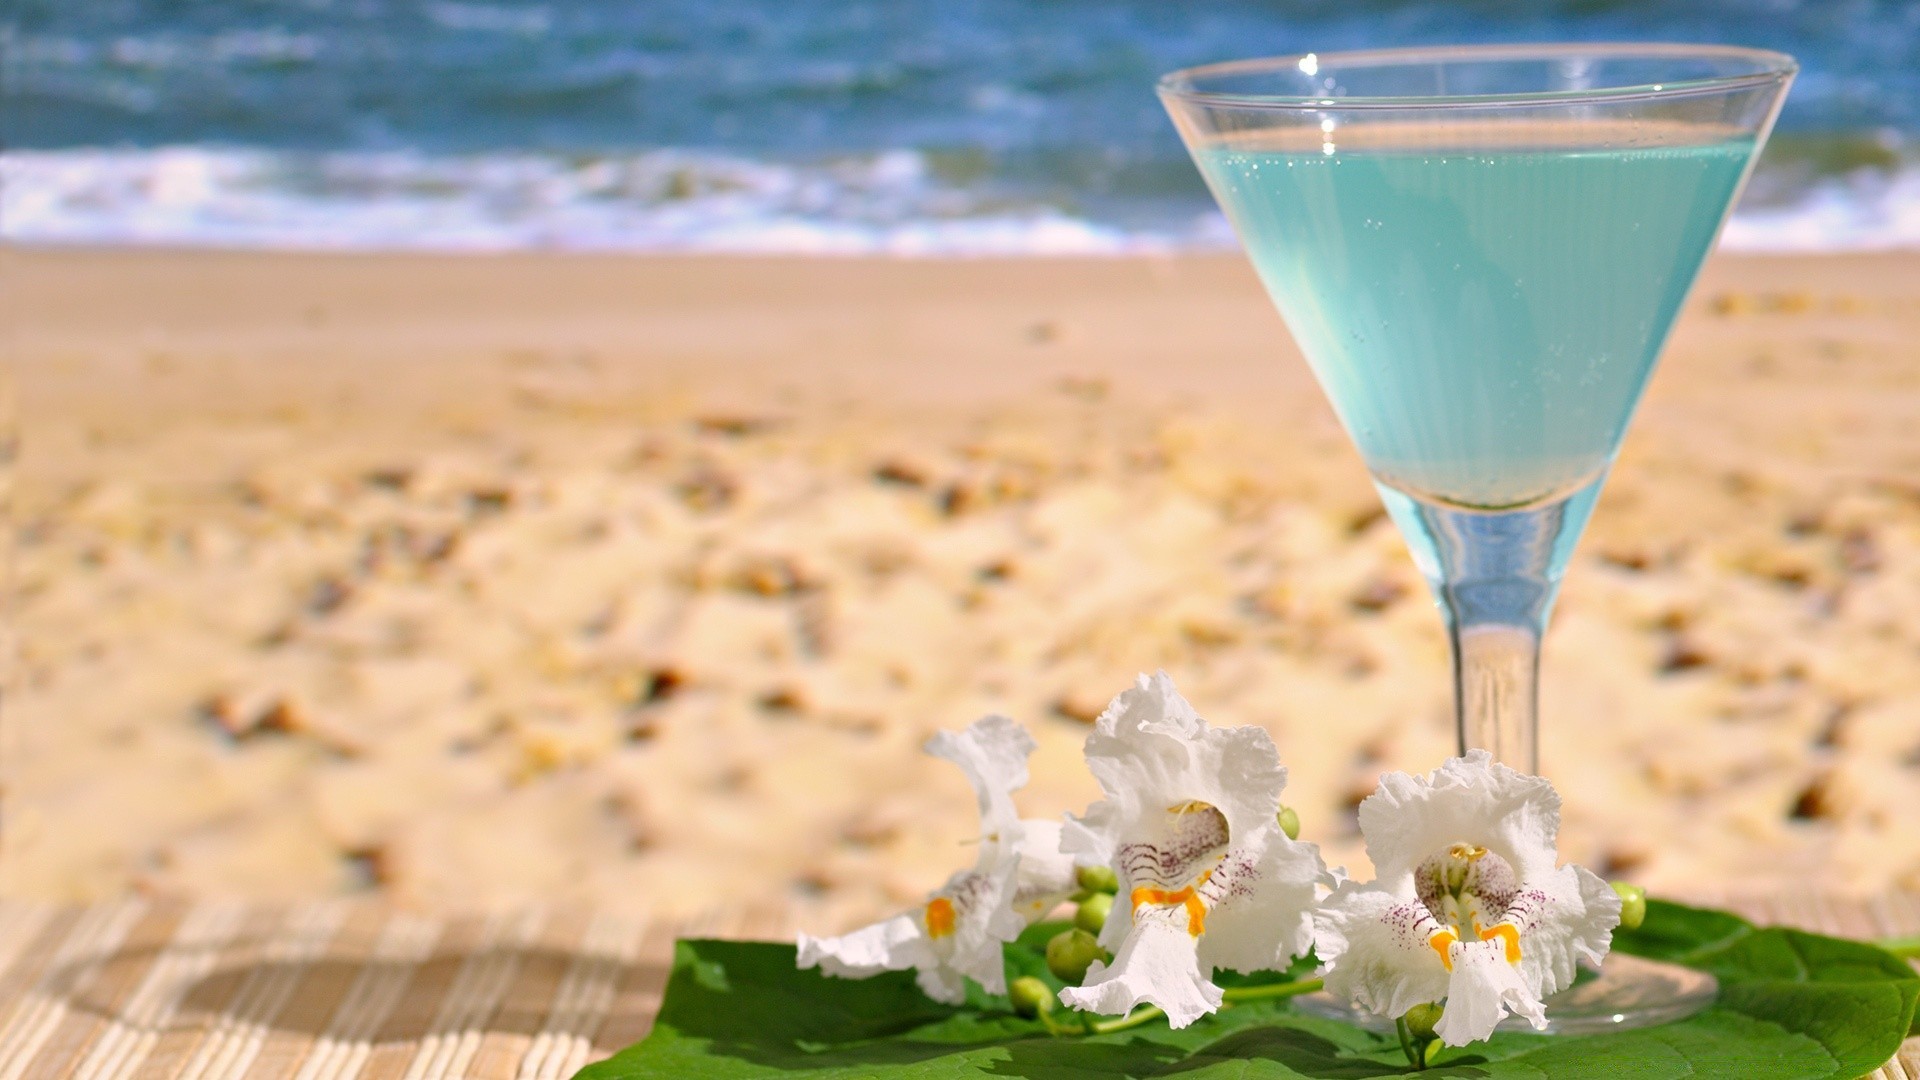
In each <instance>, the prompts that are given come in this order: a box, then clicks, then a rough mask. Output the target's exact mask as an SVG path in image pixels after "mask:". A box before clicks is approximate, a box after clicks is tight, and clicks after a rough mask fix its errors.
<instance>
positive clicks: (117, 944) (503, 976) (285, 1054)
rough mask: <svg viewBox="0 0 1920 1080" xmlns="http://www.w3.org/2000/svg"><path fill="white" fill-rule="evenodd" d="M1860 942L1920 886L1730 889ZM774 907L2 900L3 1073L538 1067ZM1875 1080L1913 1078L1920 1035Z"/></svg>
mask: <svg viewBox="0 0 1920 1080" xmlns="http://www.w3.org/2000/svg"><path fill="white" fill-rule="evenodd" d="M1728 906H1730V907H1734V908H1737V909H1739V910H1741V911H1742V912H1743V913H1745V914H1747V915H1748V916H1750V917H1752V918H1755V919H1757V920H1760V921H1765V922H1777V923H1785V924H1790V925H1797V926H1803V927H1807V928H1809V929H1816V930H1824V931H1828V932H1832V933H1839V934H1846V935H1852V936H1866V937H1872V936H1885V935H1893V934H1911V933H1920V896H1905V895H1902V896H1891V897H1883V898H1879V899H1876V900H1871V901H1860V900H1850V901H1841V900H1823V899H1819V898H1813V897H1805V898H1799V899H1795V900H1791V901H1788V900H1760V901H1750V902H1733V903H1729V904H1728ZM787 924H788V919H787V917H786V916H785V914H784V913H781V912H759V913H747V914H735V915H732V916H718V915H717V916H712V917H707V918H702V919H696V920H690V921H685V922H679V923H666V922H654V921H649V920H645V919H636V918H631V917H613V916H609V915H603V914H596V913H594V912H591V911H579V910H539V909H528V910H523V911H516V912H512V913H507V914H495V915H486V916H472V917H456V918H445V917H429V916H425V915H419V914H409V913H404V912H397V911H394V910H391V909H387V908H381V907H377V906H374V905H371V904H366V903H361V902H350V901H327V902H318V903H313V904H309V905H305V906H299V907H290V908H264V907H259V906H247V905H242V904H219V903H200V904H193V905H184V904H163V903H153V902H147V901H134V900H129V901H126V902H122V903H114V904H102V905H97V906H92V907H84V908H76V907H51V906H38V905H31V904H20V903H6V904H0V1080H27V1078H32V1080H52V1078H76V1080H97V1078H119V1077H128V1078H134V1077H138V1078H142V1080H144V1078H155V1080H161V1078H168V1080H172V1078H193V1080H212V1078H238V1077H261V1078H282V1077H284V1078H289V1080H333V1078H336V1077H338V1078H344V1077H361V1078H369V1080H372V1078H393V1080H438V1078H442V1077H474V1078H494V1077H497V1078H501V1080H518V1078H524V1080H536V1078H549V1077H550V1078H562V1077H567V1076H571V1075H572V1074H573V1073H574V1071H575V1070H577V1069H579V1068H580V1067H581V1066H582V1065H585V1064H586V1063H588V1062H590V1061H593V1060H596V1059H597V1058H600V1057H603V1056H605V1055H607V1054H609V1053H611V1052H613V1051H614V1050H616V1049H618V1048H620V1047H622V1046H625V1045H626V1044H628V1043H631V1042H633V1041H635V1040H637V1039H639V1038H640V1037H641V1036H643V1035H645V1034H646V1031H647V1028H648V1026H649V1024H650V1023H651V1022H652V1017H653V1013H654V1010H655V1009H656V1008H657V1007H658V1005H659V1002H660V989H661V984H662V983H663V981H664V980H665V978H666V974H667V967H668V959H669V957H670V955H671V945H672V942H673V939H674V938H675V937H677V936H684V935H699V936H722V937H725V936H739V937H762V938H767V937H779V936H786V934H787V933H789V932H790V929H791V928H790V927H789V926H788V925H787ZM1876 1076H1877V1077H1879V1078H1883V1080H1920V1039H1916V1040H1913V1041H1910V1042H1909V1043H1908V1044H1907V1049H1906V1052H1905V1053H1904V1054H1902V1055H1901V1058H1900V1059H1899V1060H1898V1061H1894V1062H1890V1063H1889V1064H1888V1065H1887V1067H1886V1068H1884V1069H1882V1070H1881V1071H1880V1072H1879V1073H1878V1074H1876Z"/></svg>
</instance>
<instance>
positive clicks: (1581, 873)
mask: <svg viewBox="0 0 1920 1080" xmlns="http://www.w3.org/2000/svg"><path fill="white" fill-rule="evenodd" d="M1504 921H1507V922H1511V923H1513V924H1514V925H1515V926H1517V927H1519V928H1520V940H1521V943H1522V953H1521V959H1520V970H1521V973H1522V974H1523V975H1524V976H1525V977H1526V980H1527V983H1528V985H1531V986H1537V987H1538V988H1539V992H1540V994H1541V995H1542V996H1545V995H1548V994H1553V993H1556V992H1558V991H1560V990H1564V989H1566V988H1567V987H1569V986H1572V985H1573V977H1574V974H1575V972H1576V971H1577V970H1578V965H1579V961H1581V960H1585V961H1587V962H1588V963H1592V964H1599V963H1600V961H1602V960H1604V959H1605V958H1606V955H1607V950H1608V949H1609V948H1611V947H1612V945H1613V929H1614V927H1616V926H1619V925H1620V894H1618V893H1616V892H1614V891H1613V887H1612V886H1610V885H1608V884H1607V883H1606V882H1604V881H1601V880H1600V879H1599V878H1598V877H1596V876H1595V875H1594V874H1593V873H1592V872H1591V871H1589V870H1587V869H1586V868H1584V867H1579V866H1562V867H1560V868H1559V869H1557V870H1555V871H1553V872H1552V873H1550V874H1548V875H1546V876H1545V877H1543V878H1541V879H1539V880H1537V881H1529V882H1525V883H1523V885H1522V888H1521V891H1520V894H1519V895H1518V896H1516V897H1514V902H1513V907H1512V908H1511V909H1510V910H1509V911H1508V912H1507V917H1506V920H1504Z"/></svg>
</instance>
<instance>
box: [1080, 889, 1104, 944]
mask: <svg viewBox="0 0 1920 1080" xmlns="http://www.w3.org/2000/svg"><path fill="white" fill-rule="evenodd" d="M1112 910H1113V894H1112V893H1104V892H1097V893H1094V894H1093V895H1092V896H1089V897H1087V898H1086V899H1085V900H1082V901H1080V909H1079V910H1078V911H1075V912H1074V913H1073V925H1075V926H1077V927H1079V928H1080V929H1082V930H1085V931H1086V932H1087V933H1089V934H1093V935H1094V936H1096V937H1098V936H1099V934H1100V930H1101V928H1102V927H1104V926H1106V925H1107V913H1108V912H1111V911H1112Z"/></svg>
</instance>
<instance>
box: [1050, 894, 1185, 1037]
mask: <svg viewBox="0 0 1920 1080" xmlns="http://www.w3.org/2000/svg"><path fill="white" fill-rule="evenodd" d="M1115 910H1118V909H1117V908H1116V909H1115ZM1141 914H1142V916H1143V918H1142V919H1141V920H1140V921H1139V922H1137V923H1135V924H1134V931H1133V933H1130V934H1128V935H1127V938H1126V940H1125V941H1124V942H1122V943H1121V946H1120V951H1119V952H1118V953H1116V954H1115V955H1114V958H1113V965H1112V966H1111V967H1108V966H1107V965H1104V964H1102V963H1100V962H1099V961H1097V960H1096V961H1094V963H1093V966H1092V967H1090V968H1088V969H1087V977H1086V979H1085V980H1084V981H1083V982H1082V984H1081V985H1079V986H1069V987H1067V988H1066V989H1064V990H1062V991H1060V1000H1061V1001H1062V1002H1064V1003H1066V1004H1067V1005H1070V1006H1072V1007H1073V1008H1076V1009H1084V1010H1087V1011H1089V1012H1096V1013H1105V1014H1108V1015H1122V1014H1125V1013H1128V1012H1131V1011H1133V1009H1134V1007H1135V1006H1137V1005H1139V1004H1141V1003H1142V1002H1151V1003H1152V1004H1154V1005H1158V1006H1159V1007H1160V1009H1161V1011H1163V1012H1165V1013H1166V1014H1167V1023H1168V1024H1169V1025H1171V1026H1173V1027H1176V1028H1183V1027H1186V1026H1187V1025H1188V1024H1191V1023H1193V1022H1194V1021H1195V1020H1198V1019H1200V1018H1201V1017H1202V1016H1205V1015H1207V1014H1208V1013H1210V1012H1212V1011H1214V1010H1215V1009H1218V1008H1219V1007H1220V1001H1221V992H1220V988H1219V987H1218V986H1215V985H1214V984H1213V982H1212V980H1211V979H1208V978H1207V977H1205V976H1204V975H1202V974H1201V973H1200V963H1199V959H1198V957H1197V955H1196V953H1197V951H1198V947H1199V942H1198V941H1197V940H1196V939H1195V938H1194V937H1193V936H1192V935H1191V934H1189V933H1187V928H1186V925H1185V921H1184V919H1175V918H1173V917H1172V915H1171V914H1170V913H1167V912H1156V913H1154V914H1153V915H1151V916H1148V914H1147V913H1146V912H1142V913H1141Z"/></svg>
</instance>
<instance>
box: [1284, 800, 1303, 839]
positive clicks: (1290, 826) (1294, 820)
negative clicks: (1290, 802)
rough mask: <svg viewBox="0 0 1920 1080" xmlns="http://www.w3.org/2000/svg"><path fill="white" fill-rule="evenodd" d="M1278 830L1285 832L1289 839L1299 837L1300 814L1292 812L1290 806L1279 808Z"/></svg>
mask: <svg viewBox="0 0 1920 1080" xmlns="http://www.w3.org/2000/svg"><path fill="white" fill-rule="evenodd" d="M1280 831H1281V832H1283V833H1286V834H1287V839H1289V840H1298V839H1300V815H1299V814H1296V813H1294V812H1293V807H1291V806H1283V807H1281V808H1280Z"/></svg>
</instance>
